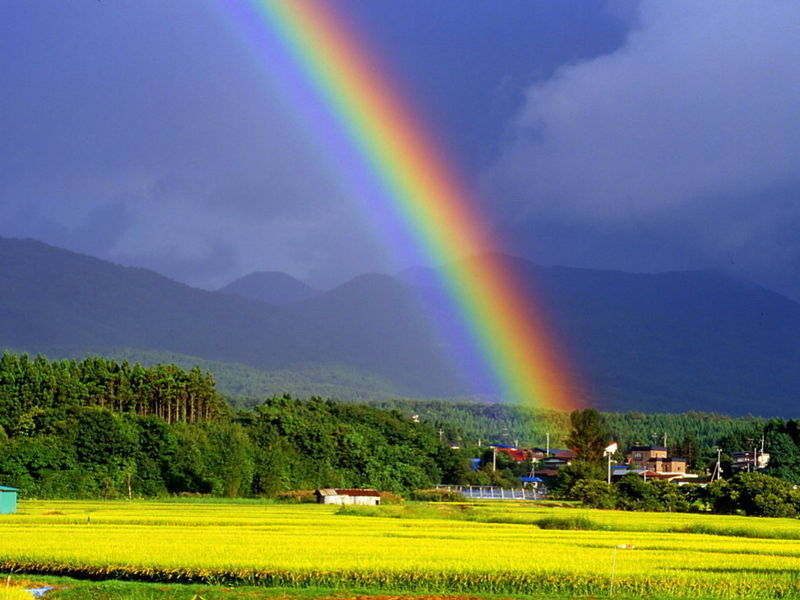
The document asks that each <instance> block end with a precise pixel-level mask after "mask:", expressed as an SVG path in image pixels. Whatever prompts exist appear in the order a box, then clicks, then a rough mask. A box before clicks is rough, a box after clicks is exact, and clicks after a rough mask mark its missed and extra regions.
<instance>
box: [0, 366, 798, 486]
mask: <svg viewBox="0 0 800 600" xmlns="http://www.w3.org/2000/svg"><path fill="white" fill-rule="evenodd" d="M570 417H571V416H570V414H567V413H555V412H542V411H535V410H530V409H525V408H522V407H512V406H506V405H499V404H487V403H478V402H456V403H453V402H448V401H444V400H426V401H422V400H403V399H398V400H392V401H388V400H383V401H377V402H375V403H374V404H373V405H370V404H366V403H345V402H340V401H337V400H335V399H326V400H323V399H321V398H318V397H312V398H309V399H307V400H300V399H295V398H292V397H290V396H288V395H285V396H275V397H272V398H267V399H264V400H262V401H260V402H259V403H257V404H254V405H252V404H251V405H250V407H249V408H241V404H240V405H239V407H238V408H233V407H231V406H230V404H229V403H228V402H226V400H225V399H224V398H223V397H222V396H221V395H220V394H219V393H218V392H217V390H216V387H215V382H214V377H213V376H212V375H211V373H209V372H203V371H201V370H200V369H199V368H198V367H195V368H192V369H189V370H184V369H181V368H180V367H177V366H176V365H171V364H158V365H153V366H148V367H143V366H141V365H139V364H138V363H133V364H130V363H129V362H127V361H121V362H118V361H114V360H110V359H106V358H101V357H88V358H85V359H83V360H80V361H77V360H61V361H50V360H48V359H47V358H45V357H44V356H41V355H37V356H36V357H35V358H30V357H29V356H28V355H26V354H12V353H9V352H6V353H5V354H4V355H3V356H2V358H0V484H3V485H10V486H13V487H17V488H20V490H21V492H22V494H23V496H26V497H39V498H117V497H151V496H166V495H178V494H210V495H216V496H229V497H236V496H267V497H274V496H276V495H277V494H280V493H281V492H286V491H289V490H300V489H313V488H317V487H373V488H377V489H381V490H385V491H391V492H395V493H400V494H408V493H410V492H411V491H413V490H419V489H425V488H429V487H431V486H432V485H433V484H437V483H462V484H486V483H492V484H498V485H507V486H510V485H519V480H518V478H517V477H518V476H519V475H522V474H525V473H523V471H526V470H527V469H529V465H527V464H526V465H521V464H513V461H511V462H509V461H504V460H503V459H502V458H501V460H500V462H499V463H498V470H497V471H492V470H491V468H490V464H489V463H490V461H489V460H487V456H488V455H487V454H486V449H485V445H486V444H487V443H491V442H504V443H511V444H515V445H523V446H542V447H543V446H544V445H545V443H546V438H547V436H548V434H549V439H550V447H551V448H555V447H572V445H571V441H570V435H571V422H570ZM599 419H600V420H601V421H602V424H603V427H604V428H605V430H606V434H605V435H607V437H608V438H609V439H615V440H618V441H619V442H620V445H621V446H622V447H623V448H625V447H627V446H628V445H630V444H632V443H652V442H654V441H658V442H659V443H660V442H662V441H663V439H664V436H666V438H667V442H668V444H669V446H670V449H671V452H672V454H673V455H681V456H686V457H687V459H689V461H690V465H691V467H693V468H695V469H697V470H700V471H702V470H703V469H704V468H706V467H707V461H708V460H710V457H711V456H712V455H714V456H715V455H716V452H715V449H716V447H718V446H720V447H722V448H723V449H724V451H725V452H726V453H732V452H735V451H737V450H741V449H743V448H747V447H750V446H749V445H750V444H752V442H753V440H754V439H758V438H759V437H760V436H761V435H766V436H767V440H768V444H770V445H771V447H774V448H775V450H776V452H774V459H773V463H772V464H771V465H770V470H771V473H772V474H774V475H778V476H780V477H782V478H784V479H787V480H791V481H797V482H800V451H798V447H800V430H798V424H797V423H796V422H794V421H781V420H772V421H764V420H763V419H755V418H749V417H748V418H736V419H734V418H729V417H725V416H721V415H709V414H702V413H689V414H684V415H644V414H639V413H625V414H609V413H606V414H600V415H599ZM479 442H480V443H479ZM481 456H483V458H484V459H485V460H484V465H483V467H482V468H481V469H480V470H479V471H477V472H473V471H472V470H471V469H470V468H469V466H468V465H469V462H468V459H470V458H473V457H481ZM568 487H569V486H568ZM565 491H566V492H569V491H570V490H569V489H566V490H565Z"/></svg>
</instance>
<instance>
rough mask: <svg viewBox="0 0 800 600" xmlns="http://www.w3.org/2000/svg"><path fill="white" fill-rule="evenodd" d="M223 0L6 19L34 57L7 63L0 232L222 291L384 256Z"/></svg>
mask: <svg viewBox="0 0 800 600" xmlns="http://www.w3.org/2000/svg"><path fill="white" fill-rule="evenodd" d="M213 5H214V3H209V4H208V5H206V4H204V3H198V4H197V5H195V3H191V4H186V5H183V4H180V3H177V4H172V3H169V4H168V5H165V4H164V3H163V2H160V1H159V0H135V1H132V0H120V2H113V3H94V2H90V3H63V2H60V1H58V0H42V2H41V3H30V4H27V3H26V4H22V5H20V6H19V7H18V8H15V10H14V15H13V19H12V18H9V19H8V20H6V21H5V22H4V23H0V55H2V56H17V57H24V58H25V60H24V64H19V65H17V64H16V62H15V63H13V64H10V61H8V63H4V64H3V67H2V71H3V76H4V82H5V85H4V99H3V101H4V110H3V111H0V131H2V132H3V135H0V159H1V160H0V235H5V236H13V237H23V236H29V237H35V238H38V239H41V240H43V241H45V242H48V243H51V244H54V245H57V246H62V247H66V248H69V249H72V250H76V251H79V252H86V253H89V254H93V255H97V256H100V257H102V258H106V259H109V260H113V261H116V262H121V263H123V264H136V265H143V266H148V267H150V268H153V269H155V270H157V271H160V272H162V273H165V274H167V275H170V276H172V277H175V278H177V279H180V280H182V281H186V282H188V283H191V284H194V285H199V286H203V287H208V288H214V287H218V286H220V285H223V284H225V283H228V282H229V281H230V280H231V279H233V278H235V277H237V276H241V275H244V274H245V273H247V272H250V271H253V270H286V271H289V272H291V273H292V274H294V275H296V276H299V277H306V276H309V275H313V277H314V278H315V279H316V280H317V282H321V281H323V280H324V281H327V282H333V283H338V282H340V281H341V280H342V279H344V278H346V277H349V276H352V275H354V274H356V273H358V272H360V271H362V270H366V269H368V268H376V267H381V266H382V267H386V265H387V264H389V263H387V262H386V261H380V260H378V257H379V256H380V252H378V251H376V248H377V246H378V245H379V243H378V241H377V240H378V238H377V236H376V235H375V233H374V231H372V230H371V225H370V224H369V223H368V222H365V221H364V218H363V217H359V216H358V214H357V213H358V207H357V206H355V205H354V202H353V200H352V197H353V194H352V193H351V192H352V191H351V190H348V189H347V188H346V185H347V184H346V182H345V181H343V180H342V177H341V174H339V173H336V172H334V171H333V169H332V167H331V166H330V161H329V160H327V157H326V156H325V155H324V150H323V149H321V145H320V144H319V141H318V140H315V136H314V132H312V131H309V130H308V127H307V126H306V125H305V124H304V123H303V121H302V119H301V118H300V117H298V115H297V113H296V111H295V110H294V109H293V108H292V107H291V103H289V102H287V98H285V97H283V96H282V94H281V85H280V82H279V81H273V80H272V79H271V78H270V74H269V68H268V65H266V64H263V62H262V60H263V58H262V57H252V56H250V55H249V54H248V49H247V47H246V45H245V44H244V43H243V41H242V40H240V39H238V38H237V36H236V35H232V32H231V31H229V30H227V29H226V27H225V26H224V18H225V15H224V11H219V12H218V9H217V8H216V7H214V8H213V9H212V6H213ZM11 21H13V26H12V25H11ZM145 40H146V42H145Z"/></svg>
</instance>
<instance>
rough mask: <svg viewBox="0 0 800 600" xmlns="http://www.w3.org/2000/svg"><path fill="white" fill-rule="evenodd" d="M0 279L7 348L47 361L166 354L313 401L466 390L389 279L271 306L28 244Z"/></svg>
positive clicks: (15, 252) (361, 281) (1, 245)
mask: <svg viewBox="0 0 800 600" xmlns="http://www.w3.org/2000/svg"><path fill="white" fill-rule="evenodd" d="M0 279H2V281H3V282H4V289H3V293H2V295H0V344H2V345H3V346H5V347H10V348H25V349H27V350H29V351H31V352H35V351H40V350H41V351H51V354H53V355H74V351H73V352H70V349H73V350H75V349H80V350H81V351H83V350H86V351H90V352H95V353H101V352H103V351H109V352H110V351H113V350H114V349H118V348H130V349H138V350H141V351H168V352H173V353H179V354H182V355H189V356H195V357H201V358H204V359H208V360H214V361H220V362H226V363H239V364H242V365H247V366H250V367H255V368H258V369H261V370H266V371H277V370H280V371H282V373H280V374H279V375H278V379H279V380H281V381H291V383H292V388H293V389H308V388H309V386H304V385H303V384H302V383H301V382H300V381H299V380H300V379H307V380H309V381H311V382H316V383H317V384H318V386H317V387H318V390H319V393H320V394H322V393H325V392H326V391H330V390H334V389H336V390H338V389H343V390H346V389H352V390H358V386H360V385H361V383H363V386H364V388H362V389H371V388H374V386H375V385H376V384H380V385H381V386H382V389H374V392H375V394H376V395H378V396H381V395H384V394H385V393H393V394H403V395H411V396H415V395H422V396H427V395H437V394H445V393H446V394H459V393H461V392H462V390H461V388H459V387H458V384H457V382H454V380H453V377H452V375H451V373H452V369H450V368H449V366H448V364H447V361H446V359H444V358H443V353H442V348H441V347H437V346H436V344H435V343H434V342H432V341H431V337H430V327H429V326H428V325H427V324H426V323H425V321H424V319H423V318H422V317H421V316H420V315H419V312H418V311H417V310H416V308H415V306H414V300H413V297H412V294H411V291H410V289H409V287H408V286H407V285H406V284H404V283H402V282H398V281H395V280H392V279H391V278H385V281H383V280H382V276H375V277H370V276H367V277H364V278H358V279H357V280H354V281H353V282H350V283H349V284H345V285H343V286H341V287H340V288H337V289H336V290H332V291H331V292H328V293H326V294H322V295H321V296H320V297H319V299H317V298H314V299H311V300H308V301H306V302H303V303H299V304H296V305H294V306H292V307H291V308H289V307H277V306H271V305H267V304H264V303H262V302H256V301H252V300H248V299H245V298H241V297H238V296H235V295H231V294H226V293H220V292H207V291H203V290H199V289H195V288H191V287H189V286H186V285H183V284H180V283H177V282H175V281H172V280H170V279H167V278H166V277H163V276H161V275H158V274H156V273H153V272H151V271H148V270H146V269H138V268H129V267H121V266H119V265H115V264H112V263H109V262H106V261H102V260H99V259H96V258H92V257H89V256H84V255H80V254H76V253H73V252H69V251H66V250H62V249H59V248H54V247H51V246H47V245H45V244H43V243H40V242H36V241H33V240H9V239H2V238H0ZM376 280H378V281H382V284H380V283H379V284H377V285H376V284H375V281H376ZM273 380H275V377H273ZM229 387H230V386H229ZM243 389H244V388H243ZM247 389H248V390H252V387H250V386H247ZM358 393H359V394H360V395H363V391H358Z"/></svg>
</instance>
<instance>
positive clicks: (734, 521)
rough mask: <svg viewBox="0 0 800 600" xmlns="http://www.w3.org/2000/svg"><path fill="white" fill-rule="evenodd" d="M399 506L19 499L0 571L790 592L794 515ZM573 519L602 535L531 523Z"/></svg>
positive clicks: (454, 588)
mask: <svg viewBox="0 0 800 600" xmlns="http://www.w3.org/2000/svg"><path fill="white" fill-rule="evenodd" d="M400 510H401V509H396V508H395V507H386V511H385V512H380V513H378V514H379V515H381V516H369V517H365V516H359V515H358V514H337V508H336V507H333V506H325V505H292V506H286V505H275V504H260V503H218V504H217V503H193V502H187V503H176V502H132V503H128V502H86V501H63V502H33V501H28V502H22V503H21V505H20V510H19V512H18V513H17V514H15V515H3V516H2V517H0V572H4V573H30V574H52V575H65V576H72V577H78V578H82V577H91V578H110V579H120V580H139V581H160V582H182V583H191V582H196V583H214V584H226V585H235V584H240V585H265V586H284V587H294V588H301V587H310V586H316V587H329V588H337V589H342V590H346V589H350V588H359V589H364V588H368V589H371V590H376V591H378V590H380V591H415V592H430V593H458V594H509V595H514V594H517V595H523V594H541V593H552V594H558V595H564V594H567V595H583V596H589V595H602V596H609V595H611V592H612V588H611V586H612V573H611V570H612V563H614V574H613V595H614V596H619V597H625V598H630V597H674V598H796V597H800V539H798V538H800V521H798V520H793V519H758V518H746V517H725V516H713V515H685V514H660V513H659V514H656V513H624V512H616V511H589V510H581V509H570V508H543V507H536V506H531V505H517V506H509V505H506V504H503V505H483V506H480V507H478V508H475V509H471V511H472V512H470V514H469V518H470V519H474V520H466V519H464V518H460V517H459V515H458V512H459V511H460V510H461V509H459V508H457V507H456V508H453V509H452V512H453V515H454V516H456V517H459V518H437V517H436V516H435V514H434V516H433V517H431V516H430V515H428V518H396V517H398V516H402V513H401V512H400ZM576 516H578V517H580V519H581V520H582V521H583V522H590V523H591V524H594V525H597V526H598V527H599V528H597V529H592V530H560V529H542V528H540V527H538V526H537V525H536V522H537V521H540V520H541V519H544V518H549V519H551V520H552V519H555V520H556V521H557V520H558V519H562V520H564V521H565V522H568V521H569V520H570V519H574V518H575V517H576ZM486 521H500V522H486ZM680 531H706V532H708V531H713V532H714V533H682V532H680ZM743 536H747V537H743ZM620 546H624V548H620Z"/></svg>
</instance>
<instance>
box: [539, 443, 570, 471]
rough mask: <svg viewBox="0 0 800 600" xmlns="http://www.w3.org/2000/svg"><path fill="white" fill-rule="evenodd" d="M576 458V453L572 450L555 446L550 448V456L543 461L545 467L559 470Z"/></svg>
mask: <svg viewBox="0 0 800 600" xmlns="http://www.w3.org/2000/svg"><path fill="white" fill-rule="evenodd" d="M574 458H575V453H574V452H573V451H572V450H560V449H557V448H553V449H551V450H550V456H548V457H547V458H545V459H544V460H543V461H542V465H543V466H544V468H545V469H547V470H551V471H557V470H558V469H560V468H561V467H565V466H567V465H568V464H570V463H571V462H572V460H573V459H574Z"/></svg>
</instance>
